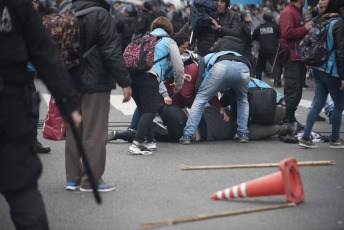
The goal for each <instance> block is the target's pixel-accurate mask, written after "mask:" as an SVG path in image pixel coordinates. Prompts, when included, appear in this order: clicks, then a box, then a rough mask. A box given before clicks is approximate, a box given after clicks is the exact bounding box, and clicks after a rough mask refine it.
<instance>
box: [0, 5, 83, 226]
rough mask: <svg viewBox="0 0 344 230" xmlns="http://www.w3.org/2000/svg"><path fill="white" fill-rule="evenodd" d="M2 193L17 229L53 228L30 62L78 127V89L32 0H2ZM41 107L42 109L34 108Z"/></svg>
mask: <svg viewBox="0 0 344 230" xmlns="http://www.w3.org/2000/svg"><path fill="white" fill-rule="evenodd" d="M0 25H1V26H0V53H1V55H0V108H1V109H0V193H1V194H2V195H3V196H4V197H5V199H6V201H7V202H8V204H9V207H10V214H11V218H12V221H13V222H14V226H15V227H16V229H43V230H46V229H49V226H48V220H47V215H46V212H45V208H44V203H43V199H42V196H41V194H40V192H39V191H38V185H37V180H38V177H39V176H40V174H41V172H42V165H41V162H40V160H39V158H38V156H37V155H36V153H35V151H34V150H33V145H34V142H35V136H34V133H33V129H32V123H31V118H32V113H33V112H37V110H38V109H39V105H38V104H37V103H35V102H33V101H32V100H30V99H29V100H28V99H27V95H26V87H27V85H28V84H30V83H31V82H32V81H33V79H32V76H33V75H32V74H30V73H29V72H28V71H27V63H28V61H29V60H30V61H31V62H32V63H33V65H34V66H35V67H36V68H37V71H38V72H39V73H40V75H39V77H40V78H41V79H42V80H43V82H44V83H45V84H46V85H47V87H48V89H49V90H50V91H51V93H52V95H53V96H54V97H55V99H56V104H57V105H58V106H59V108H60V110H61V112H62V115H64V116H71V115H72V118H73V120H74V122H75V123H76V125H78V124H79V123H80V122H81V116H80V114H79V113H78V112H77V111H76V107H77V104H76V101H75V91H74V89H73V87H72V82H71V79H70V77H69V74H68V72H67V69H66V67H65V65H64V63H62V59H61V56H60V53H59V51H58V49H57V47H56V44H54V43H53V41H52V40H51V37H50V35H49V34H48V32H47V30H46V29H45V28H44V27H43V25H42V23H41V19H40V16H39V15H38V13H37V12H36V11H35V10H34V8H33V5H32V1H31V0H17V1H7V0H0ZM34 110H36V111H34Z"/></svg>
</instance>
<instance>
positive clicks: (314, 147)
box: [299, 143, 318, 149]
mask: <svg viewBox="0 0 344 230" xmlns="http://www.w3.org/2000/svg"><path fill="white" fill-rule="evenodd" d="M299 145H300V146H301V147H303V148H306V149H316V148H318V146H317V145H306V144H303V143H299Z"/></svg>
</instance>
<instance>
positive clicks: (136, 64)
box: [123, 33, 168, 74]
mask: <svg viewBox="0 0 344 230" xmlns="http://www.w3.org/2000/svg"><path fill="white" fill-rule="evenodd" d="M161 37H168V36H167V35H152V34H150V33H147V34H145V35H144V36H143V37H141V38H138V39H135V40H134V41H132V42H131V43H130V44H129V45H128V46H127V47H126V48H125V50H124V53H123V58H124V62H125V67H126V68H127V70H128V71H129V72H130V73H131V74H138V73H144V72H146V71H148V70H150V69H151V68H152V66H153V65H154V64H155V63H158V62H160V61H161V60H163V59H165V58H167V57H168V55H167V56H165V57H162V58H159V59H158V60H156V61H154V46H155V44H156V43H157V41H158V40H159V38H161Z"/></svg>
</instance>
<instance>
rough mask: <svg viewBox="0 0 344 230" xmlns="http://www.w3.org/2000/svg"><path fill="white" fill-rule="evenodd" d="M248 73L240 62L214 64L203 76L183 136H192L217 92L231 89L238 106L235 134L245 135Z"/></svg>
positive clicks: (226, 61) (247, 109)
mask: <svg viewBox="0 0 344 230" xmlns="http://www.w3.org/2000/svg"><path fill="white" fill-rule="evenodd" d="M249 80H250V71H249V69H248V67H247V66H246V65H245V64H244V63H242V62H235V61H228V60H223V61H220V62H218V63H216V64H215V65H214V66H213V67H212V68H211V69H210V71H209V72H208V74H207V75H206V76H205V78H204V80H203V83H202V85H201V87H200V89H199V91H198V94H197V96H196V98H195V100H194V103H193V104H192V106H191V110H190V114H189V118H188V121H187V123H186V126H185V128H184V136H186V137H190V136H192V135H194V133H195V132H196V129H197V127H198V124H199V122H200V120H201V117H202V111H203V109H204V107H205V105H206V103H207V102H208V101H209V100H210V99H211V98H212V97H213V96H215V95H216V94H217V93H218V92H219V91H221V90H224V89H227V88H232V89H234V91H235V95H236V101H237V104H238V116H237V123H238V129H237V132H238V134H239V135H247V134H248V129H247V121H248V114H249V105H248V101H247V92H248V82H249Z"/></svg>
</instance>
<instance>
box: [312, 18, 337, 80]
mask: <svg viewBox="0 0 344 230" xmlns="http://www.w3.org/2000/svg"><path fill="white" fill-rule="evenodd" d="M337 19H338V20H332V21H331V22H330V25H329V28H328V32H327V50H329V51H330V50H331V49H333V46H334V39H333V33H332V32H333V25H334V24H335V23H336V22H338V21H342V18H341V17H338V18H337ZM314 68H315V69H318V70H321V71H323V72H326V73H328V74H330V75H331V76H333V77H339V73H338V67H337V59H336V54H335V51H334V50H333V51H332V52H331V54H330V57H329V59H328V61H327V62H326V63H324V64H322V65H321V66H319V67H314Z"/></svg>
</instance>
